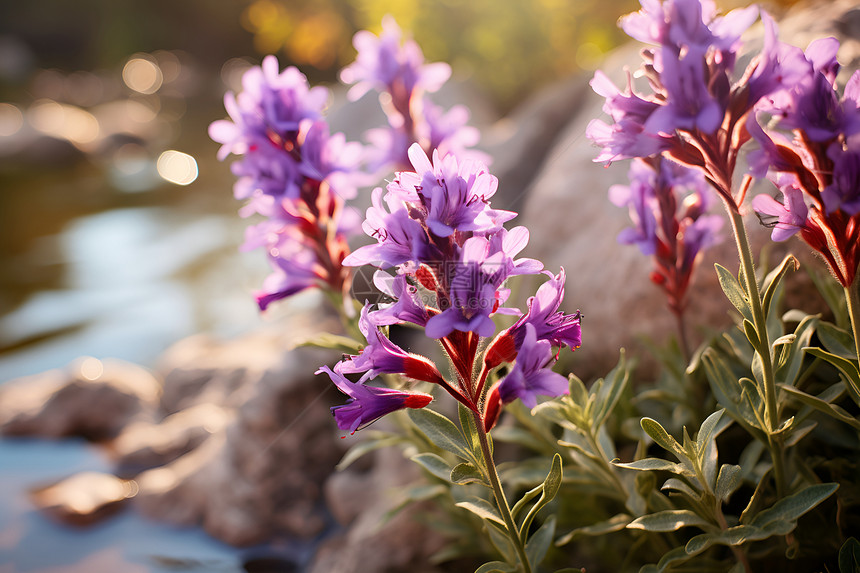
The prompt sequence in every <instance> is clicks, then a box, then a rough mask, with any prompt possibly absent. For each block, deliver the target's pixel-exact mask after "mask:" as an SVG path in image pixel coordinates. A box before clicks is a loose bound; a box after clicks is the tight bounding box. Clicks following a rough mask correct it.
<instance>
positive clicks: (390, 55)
mask: <svg viewBox="0 0 860 573" xmlns="http://www.w3.org/2000/svg"><path fill="white" fill-rule="evenodd" d="M401 37H402V32H401V30H400V27H399V26H398V25H397V22H395V21H394V18H392V17H391V16H385V18H383V19H382V33H381V34H380V35H379V36H376V35H374V34H372V33H371V32H368V31H366V30H362V31H360V32H358V33H357V34H356V35H355V37H354V38H353V40H352V43H353V45H354V46H355V49H356V50H357V52H358V54H357V55H356V58H355V62H354V63H353V64H351V65H349V66H347V67H346V68H344V70H343V71H342V72H341V74H340V79H341V81H343V82H344V83H346V84H355V85H354V86H353V87H352V88H351V89H350V90H349V93H348V94H347V97H349V99H350V101H355V100H357V99H359V98H360V97H361V96H363V95H364V94H365V93H367V92H368V91H370V90H371V89H377V90H380V91H383V90H387V91H403V92H404V93H407V94H411V93H412V92H413V91H415V90H416V89H421V90H423V91H426V92H434V91H436V90H438V89H439V88H440V87H441V86H442V84H444V83H445V82H446V81H447V80H448V78H449V77H450V76H451V68H450V66H448V64H445V63H435V64H424V54H422V53H421V48H419V47H418V44H416V43H415V42H414V41H412V40H407V41H406V42H405V43H403V44H402V45H401Z"/></svg>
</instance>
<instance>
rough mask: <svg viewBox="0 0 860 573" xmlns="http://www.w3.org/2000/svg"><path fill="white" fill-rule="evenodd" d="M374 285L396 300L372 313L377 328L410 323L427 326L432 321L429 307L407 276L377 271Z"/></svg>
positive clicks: (372, 319) (373, 322) (371, 318)
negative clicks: (428, 310)
mask: <svg viewBox="0 0 860 573" xmlns="http://www.w3.org/2000/svg"><path fill="white" fill-rule="evenodd" d="M373 284H374V285H376V288H378V289H379V290H380V291H381V292H382V293H384V294H386V295H388V296H390V297H391V298H393V299H394V302H393V303H391V304H390V305H388V306H386V307H384V308H380V309H379V310H376V311H374V312H371V313H370V314H369V315H368V317H369V319H370V322H371V323H372V324H374V325H377V326H387V325H391V324H400V323H403V322H410V323H412V324H417V325H418V326H425V325H426V324H427V321H428V320H429V319H430V314H429V313H428V312H427V306H426V305H425V304H424V301H423V300H421V296H420V295H419V294H418V289H417V288H416V287H414V286H412V285H411V284H409V283H408V282H407V280H406V275H403V274H398V275H395V276H393V277H392V276H391V275H389V274H388V273H386V272H383V271H377V272H376V273H375V274H374V275H373Z"/></svg>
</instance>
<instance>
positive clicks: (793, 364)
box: [777, 316, 819, 386]
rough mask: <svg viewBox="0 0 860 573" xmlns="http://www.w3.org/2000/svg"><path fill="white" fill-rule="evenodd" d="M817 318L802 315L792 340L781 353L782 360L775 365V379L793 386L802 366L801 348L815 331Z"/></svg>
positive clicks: (807, 344) (802, 353)
mask: <svg viewBox="0 0 860 573" xmlns="http://www.w3.org/2000/svg"><path fill="white" fill-rule="evenodd" d="M818 323H819V320H818V318H816V317H814V316H804V317H803V318H802V319H801V320H800V323H799V324H798V325H797V328H796V329H795V330H794V341H793V342H792V343H791V346H789V347H788V348H787V350H786V352H785V353H784V354H783V358H782V362H781V363H780V364H778V365H777V381H779V382H783V383H785V384H789V385H791V386H794V385H795V383H796V382H797V377H798V376H799V375H800V369H801V367H802V366H803V358H804V352H803V348H804V347H806V346H809V341H810V340H811V339H812V334H813V332H815V328H816V325H817V324H818Z"/></svg>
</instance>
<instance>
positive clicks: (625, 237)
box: [609, 161, 658, 255]
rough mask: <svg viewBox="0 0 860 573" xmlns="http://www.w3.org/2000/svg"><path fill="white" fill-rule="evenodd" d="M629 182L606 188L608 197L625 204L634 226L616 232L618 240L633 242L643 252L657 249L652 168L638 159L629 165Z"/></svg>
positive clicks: (626, 243) (619, 203)
mask: <svg viewBox="0 0 860 573" xmlns="http://www.w3.org/2000/svg"><path fill="white" fill-rule="evenodd" d="M629 178H630V185H613V186H612V187H610V188H609V200H610V201H612V203H613V204H614V205H616V206H618V207H628V209H629V212H630V219H631V221H633V227H630V228H627V229H624V230H623V231H621V233H620V234H619V235H618V242H619V243H621V244H624V245H636V246H638V247H639V250H640V251H642V254H643V255H653V254H654V253H655V252H656V251H657V244H658V239H657V217H656V216H655V214H654V213H655V211H656V210H658V207H657V204H656V198H655V196H654V186H655V183H656V181H655V179H656V174H655V173H654V170H653V169H651V168H650V167H648V166H647V165H645V164H644V163H640V162H638V161H634V162H633V163H632V164H631V165H630V175H629Z"/></svg>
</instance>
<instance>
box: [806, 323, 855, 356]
mask: <svg viewBox="0 0 860 573" xmlns="http://www.w3.org/2000/svg"><path fill="white" fill-rule="evenodd" d="M816 334H818V338H819V339H821V343H822V344H823V345H824V348H826V349H827V350H828V351H829V352H832V353H833V354H835V355H836V356H839V357H841V358H848V359H850V360H853V359H855V358H857V355H856V354H855V352H856V351H855V350H854V338H852V336H851V334H850V333H849V332H848V331H847V330H844V329H842V328H839V327H838V326H836V325H835V324H831V323H829V322H826V321H823V320H822V321H821V322H819V323H818V328H817V329H816Z"/></svg>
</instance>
